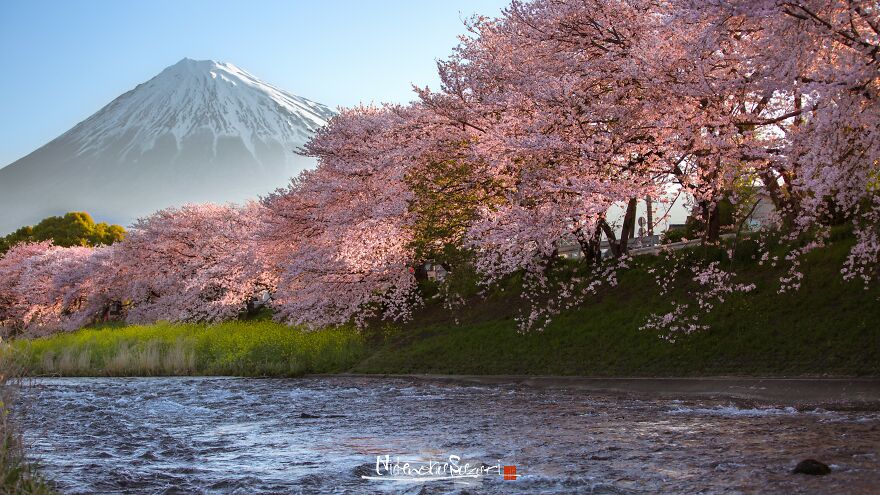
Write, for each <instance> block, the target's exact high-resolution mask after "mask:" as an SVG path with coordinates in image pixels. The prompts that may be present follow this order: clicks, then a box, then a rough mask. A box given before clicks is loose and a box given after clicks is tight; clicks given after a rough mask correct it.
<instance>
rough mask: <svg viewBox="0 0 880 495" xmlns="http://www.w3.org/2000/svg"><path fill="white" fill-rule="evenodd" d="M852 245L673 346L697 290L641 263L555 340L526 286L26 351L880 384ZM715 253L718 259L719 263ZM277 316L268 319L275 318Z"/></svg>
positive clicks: (240, 371) (44, 370)
mask: <svg viewBox="0 0 880 495" xmlns="http://www.w3.org/2000/svg"><path fill="white" fill-rule="evenodd" d="M850 243H851V239H847V238H843V239H838V240H837V241H836V242H834V243H832V244H831V245H830V246H828V247H825V248H822V249H818V250H815V251H813V252H811V253H810V254H809V255H808V256H807V257H806V259H805V260H804V262H803V265H802V271H803V272H804V280H803V283H802V286H801V288H800V290H798V291H797V292H794V293H782V294H780V293H779V291H778V287H779V277H780V275H781V273H782V272H781V268H778V267H772V266H768V265H766V264H765V265H758V264H757V263H755V262H750V261H745V262H742V263H740V264H741V266H739V267H738V271H739V272H740V273H741V278H740V281H741V282H746V283H754V284H755V286H756V288H755V290H753V291H751V292H749V293H746V294H735V295H732V296H730V297H729V298H728V299H727V300H725V302H724V303H723V304H718V305H717V306H716V308H715V309H714V310H713V311H711V312H709V313H708V314H706V315H702V316H701V317H700V318H701V320H700V322H701V323H702V324H705V325H707V326H708V327H709V328H708V329H707V330H703V331H699V332H696V333H694V334H691V335H686V336H680V337H679V338H677V340H676V341H675V342H674V343H670V342H668V341H666V340H663V339H661V338H660V337H658V335H657V334H656V333H654V332H651V331H647V330H642V329H641V327H642V325H643V324H644V322H645V321H646V319H647V318H648V316H649V315H650V314H652V313H660V314H662V313H664V312H667V311H669V309H670V307H671V306H670V302H671V301H673V300H679V301H687V300H688V298H691V297H692V296H691V294H690V293H689V292H688V291H689V290H690V289H691V288H690V287H689V286H688V285H687V284H679V285H678V286H677V288H676V289H674V290H672V291H671V292H670V293H668V294H665V295H661V294H660V293H659V291H658V290H657V286H656V283H655V282H654V276H655V275H654V274H652V273H651V270H653V271H654V272H655V273H656V270H663V269H666V268H668V267H665V266H664V261H663V260H662V259H660V258H655V257H640V258H638V259H637V260H636V261H635V262H633V265H634V267H633V268H630V269H629V270H626V271H624V272H622V273H621V274H620V276H619V284H618V286H617V287H614V288H606V289H603V290H602V291H600V293H599V294H598V295H596V296H594V297H591V298H590V299H588V300H587V301H586V302H584V303H583V304H581V305H580V306H578V307H576V308H573V309H570V310H567V311H564V312H562V313H561V314H559V315H558V316H556V317H555V318H554V320H553V321H552V323H551V324H550V325H549V326H548V327H547V328H546V329H545V330H543V331H533V332H530V333H526V334H522V333H520V332H519V329H518V326H517V321H516V318H517V316H519V315H520V312H521V311H522V306H523V304H522V300H521V299H520V297H519V295H518V293H517V291H516V288H515V286H514V284H511V285H510V286H508V287H507V288H506V289H507V290H505V291H501V290H496V291H493V292H490V293H489V294H488V295H486V296H477V295H475V294H474V295H471V296H470V297H469V298H468V299H467V301H466V303H465V304H464V305H463V306H461V307H460V308H458V309H456V310H454V311H449V310H448V309H446V308H444V307H443V305H442V304H440V303H436V302H432V303H428V304H427V305H426V306H425V307H423V308H421V309H420V310H419V311H418V312H417V313H416V315H415V318H414V319H413V320H412V321H411V322H408V323H406V324H403V325H392V324H376V325H373V326H371V327H369V328H367V329H366V330H365V331H362V332H358V331H355V330H354V329H352V328H348V327H343V328H332V329H323V330H318V331H316V332H305V331H303V330H301V329H298V328H292V327H287V326H284V325H280V324H277V323H274V322H272V321H269V320H257V321H234V322H229V323H224V324H220V325H211V326H206V325H172V324H167V323H159V324H155V325H148V326H130V327H106V328H93V329H85V330H81V331H79V332H74V333H69V334H59V335H54V336H51V337H48V338H44V339H34V340H18V341H14V342H13V346H14V348H15V349H16V351H17V352H18V354H19V356H20V357H21V359H22V360H23V361H24V363H25V365H26V366H27V368H28V370H29V371H30V372H31V373H32V374H35V375H63V376H140V375H143V376H157V375H238V376H300V375H303V374H314V373H368V374H424V373H429V374H439V375H553V376H591V377H688V376H777V377H784V376H799V377H801V376H812V377H823V376H838V377H848V376H880V325H878V323H877V322H880V303H878V299H880V289H878V288H877V287H871V288H870V289H868V290H865V289H864V288H863V286H862V285H861V284H859V283H856V282H845V281H843V280H842V278H841V276H840V266H841V265H842V263H843V260H844V258H845V256H846V253H847V252H848V249H849V246H850ZM710 255H711V254H710ZM267 317H268V315H267Z"/></svg>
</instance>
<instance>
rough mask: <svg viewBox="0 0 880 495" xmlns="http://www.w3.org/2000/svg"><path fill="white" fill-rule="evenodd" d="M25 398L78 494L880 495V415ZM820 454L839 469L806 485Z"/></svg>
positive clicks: (425, 395)
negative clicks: (806, 464)
mask: <svg viewBox="0 0 880 495" xmlns="http://www.w3.org/2000/svg"><path fill="white" fill-rule="evenodd" d="M23 398H24V401H25V402H24V403H25V404H27V407H26V410H25V412H24V413H22V416H23V417H22V418H21V421H22V424H23V425H24V429H25V432H26V440H27V443H28V445H29V452H30V454H32V455H33V456H34V458H35V459H37V460H38V461H39V462H40V463H41V464H42V465H43V473H44V474H45V476H46V477H47V478H49V479H50V480H51V481H52V482H53V483H54V484H55V486H56V487H57V488H58V490H59V491H60V492H61V493H64V494H93V493H126V494H148V493H149V494H154V493H167V494H170V493H224V494H225V493H240V494H252V493H307V494H311V493H316V494H321V493H353V494H356V493H413V494H434V493H460V494H465V493H489V494H492V493H560V494H568V493H593V494H630V493H633V494H635V493H652V494H653V493H706V494H709V493H779V494H783V493H785V494H793V493H817V494H818V493H853V494H855V493H880V412H878V411H876V410H871V409H870V408H854V407H846V406H845V405H843V406H842V407H838V408H836V409H825V408H821V407H812V406H809V407H803V406H801V407H793V406H791V405H786V404H769V403H755V402H746V401H734V400H731V399H725V398H700V399H694V398H691V399H686V398H679V399H675V398H668V397H664V398H659V397H646V396H645V395H644V394H642V395H628V394H623V393H616V394H610V393H609V394H596V393H588V392H585V391H583V390H577V389H573V388H565V387H561V388H536V387H528V386H522V385H497V384H493V385H473V384H459V383H450V382H439V381H437V382H432V381H429V380H415V379H413V380H410V379H400V378H379V377H377V378H359V377H327V378H303V379H233V378H65V379H39V380H36V381H35V382H34V383H32V384H31V385H30V386H28V387H27V388H26V389H25V391H24V396H23ZM384 456H388V457H387V460H388V461H390V462H389V463H385V464H383V462H381V461H382V460H383V459H386V458H385V457H384ZM450 456H454V457H453V458H452V461H450ZM377 457H378V458H379V460H380V462H379V463H378V465H377ZM805 458H815V459H818V460H821V461H822V462H825V463H826V464H829V465H830V466H831V470H832V472H831V474H830V475H827V476H806V475H801V474H792V473H791V470H792V469H793V468H794V466H795V464H796V463H797V462H798V461H799V460H802V459H805ZM395 460H399V461H401V462H399V463H398V464H397V466H398V469H397V471H394V472H392V468H393V466H394V461H395ZM405 461H415V462H420V463H423V464H419V465H420V466H428V465H430V466H432V468H431V471H430V472H431V473H433V472H434V471H433V469H435V468H436V469H437V472H438V473H440V472H441V471H440V468H441V467H443V466H444V463H446V464H445V467H446V468H448V470H446V471H443V472H442V473H441V475H440V476H436V477H440V478H446V479H439V480H434V481H426V480H424V479H414V478H419V476H423V474H424V473H422V474H420V475H416V474H413V471H405V470H402V465H403V462H405ZM464 464H468V465H469V468H470V469H471V470H470V471H467V470H465V469H463V468H462V467H463V465H464ZM414 466H416V464H411V467H414ZM505 466H509V467H508V468H507V473H508V475H509V476H508V477H509V478H515V479H508V480H505V479H504V476H503V473H504V472H505ZM511 467H515V475H514V471H513V469H511ZM386 468H387V469H386ZM456 470H457V471H456ZM454 472H457V475H455V476H453V475H452V474H451V473H454ZM467 473H470V474H471V475H475V476H474V477H465V476H463V475H464V474H467ZM389 478H396V479H395V480H391V479H389ZM449 478H451V479H449Z"/></svg>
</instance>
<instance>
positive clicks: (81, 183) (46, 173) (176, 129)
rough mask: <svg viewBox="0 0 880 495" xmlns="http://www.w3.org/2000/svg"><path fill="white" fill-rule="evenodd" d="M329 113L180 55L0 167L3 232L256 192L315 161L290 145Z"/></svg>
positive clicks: (229, 69) (124, 218) (117, 218)
mask: <svg viewBox="0 0 880 495" xmlns="http://www.w3.org/2000/svg"><path fill="white" fill-rule="evenodd" d="M333 114H334V112H333V111H332V110H330V109H329V108H328V107H326V106H325V105H322V104H320V103H316V102H314V101H312V100H308V99H306V98H303V97H301V96H297V95H294V94H292V93H289V92H287V91H284V90H282V89H280V88H278V87H276V86H273V85H271V84H269V83H266V82H264V81H261V80H260V79H258V78H257V77H256V76H254V75H252V74H250V73H248V72H247V71H245V70H244V69H241V68H239V67H237V66H235V65H233V64H230V63H226V62H217V61H214V60H193V59H190V58H184V59H182V60H180V61H179V62H177V63H175V64H174V65H171V66H169V67H167V68H165V69H164V70H162V71H161V72H160V73H159V74H157V75H156V76H155V77H153V78H152V79H150V80H148V81H146V82H144V83H142V84H139V85H138V86H136V87H135V88H134V89H132V90H130V91H128V92H126V93H124V94H122V95H120V96H119V97H118V98H116V99H115V100H113V101H112V102H110V103H109V104H108V105H106V106H105V107H104V108H102V109H100V110H99V111H98V112H96V113H95V114H93V115H92V116H91V117H89V118H87V119H86V120H84V121H82V122H80V123H79V124H77V125H76V126H74V127H73V128H72V129H70V130H69V131H67V132H66V133H64V134H62V135H61V136H59V137H58V138H56V139H54V140H53V141H51V142H49V143H48V144H47V145H45V146H43V147H42V148H40V149H38V150H36V151H34V152H33V153H31V154H30V155H28V156H26V157H24V158H22V159H21V160H18V161H17V162H15V163H13V164H11V165H9V166H7V167H5V168H2V169H0V208H3V209H4V211H6V212H7V213H10V212H11V213H10V214H9V215H4V217H5V218H4V219H3V222H0V232H3V231H7V230H12V229H14V228H16V227H19V226H21V225H26V224H28V223H33V222H34V221H37V220H39V219H41V218H44V217H46V216H49V215H53V214H57V213H63V212H66V211H89V212H91V213H93V214H95V215H96V216H97V217H99V218H102V219H107V220H112V221H114V222H117V223H122V222H129V221H132V220H134V219H135V218H136V217H138V216H141V215H144V214H148V213H150V212H152V211H154V210H156V209H159V208H165V207H168V206H175V205H180V204H183V203H187V202H203V201H213V202H228V201H242V200H245V199H251V198H255V197H256V196H257V195H259V194H265V193H268V192H270V191H272V190H274V189H275V188H277V187H281V186H283V185H284V184H285V183H286V182H287V181H288V180H289V178H290V177H292V176H294V175H296V174H297V173H299V171H301V170H303V169H304V168H308V167H311V166H313V164H314V163H313V161H312V160H311V159H308V158H305V157H302V156H300V155H298V154H297V152H296V151H297V149H298V148H300V147H301V146H302V145H303V144H305V143H306V142H307V141H308V140H309V139H310V138H311V136H312V135H313V134H314V132H315V131H317V130H318V129H319V128H320V127H322V126H324V125H325V124H326V123H327V120H328V119H329V118H331V117H332V116H333ZM50 189H51V190H50ZM41 198H42V199H41ZM47 198H49V199H47Z"/></svg>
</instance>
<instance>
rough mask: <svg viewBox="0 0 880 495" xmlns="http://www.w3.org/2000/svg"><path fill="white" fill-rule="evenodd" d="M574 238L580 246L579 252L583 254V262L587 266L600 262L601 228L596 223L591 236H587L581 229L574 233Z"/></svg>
mask: <svg viewBox="0 0 880 495" xmlns="http://www.w3.org/2000/svg"><path fill="white" fill-rule="evenodd" d="M575 238H576V239H577V241H578V244H579V245H580V246H581V252H582V253H583V254H584V262H586V263H587V264H588V265H593V264H596V263H598V262H600V261H602V248H601V239H602V227H601V226H600V225H599V223H598V222H597V223H596V228H594V229H593V233H592V235H590V236H587V235H586V234H584V231H583V230H582V229H578V230H577V232H575Z"/></svg>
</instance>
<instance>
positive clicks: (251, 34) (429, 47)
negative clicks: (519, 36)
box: [0, 0, 508, 167]
mask: <svg viewBox="0 0 880 495" xmlns="http://www.w3.org/2000/svg"><path fill="white" fill-rule="evenodd" d="M507 3H508V1H507V0H443V1H440V0H438V1H425V0H421V1H420V0H412V1H404V0H364V1H356V0H323V1H321V0H288V1H282V0H257V1H254V0H252V1H245V0H239V1H235V2H233V1H223V0H186V1H181V0H177V1H172V0H153V1H149V2H148V1H133V0H125V1H110V0H90V1H69V0H56V1H40V0H3V1H2V2H0V47H2V50H0V67H2V77H0V108H2V112H0V167H2V166H5V165H8V164H9V163H11V162H13V161H15V160H17V159H18V158H21V157H22V156H24V155H26V154H27V153H30V152H31V151H33V150H34V149H36V148H38V147H39V146H42V145H43V144H45V143H46V142H48V141H49V140H51V139H53V138H55V137H56V136H58V135H59V134H61V133H63V132H64V131H66V130H67V129H69V128H70V127H72V126H74V125H75V124H76V123H77V122H79V121H81V120H83V119H85V118H86V117H88V116H89V115H91V114H92V113H94V112H95V111H97V110H98V109H99V108H100V107H102V106H103V105H105V104H107V103H109V102H110V101H111V100H112V99H113V98H115V97H116V96H118V95H120V94H121V93H123V92H125V91H128V90H129V89H131V88H133V87H134V86H136V85H137V84H139V83H141V82H143V81H146V80H147V79H149V78H151V77H152V76H154V75H156V74H157V73H159V71H161V70H162V69H163V68H165V67H166V66H168V65H171V64H173V63H175V62H177V61H178V60H180V59H181V58H183V57H189V58H194V59H214V60H220V61H224V62H231V63H233V64H235V65H238V66H239V67H242V68H244V69H246V70H248V71H249V72H250V73H252V74H254V75H255V76H257V77H259V78H261V79H263V80H264V81H266V82H269V83H272V84H275V85H276V86H279V87H281V88H284V89H286V90H289V91H291V92H293V93H295V94H298V95H301V96H304V97H306V98H310V99H312V100H316V101H319V102H321V103H325V104H327V105H330V106H334V107H335V106H338V105H343V106H349V105H354V104H357V103H359V102H371V101H372V102H382V101H391V102H407V101H409V100H410V99H412V92H411V89H410V88H411V84H417V85H421V86H424V85H431V86H436V85H437V83H438V81H437V76H436V70H435V60H436V59H438V58H444V57H446V56H447V55H449V53H450V52H451V49H452V47H453V46H454V45H455V44H456V43H457V38H456V37H457V36H458V35H460V34H463V33H464V31H465V28H464V26H463V25H462V19H465V18H468V17H470V16H471V15H473V14H476V13H479V14H484V15H490V16H496V15H497V14H499V13H500V11H501V9H502V8H503V7H504V6H505V5H507Z"/></svg>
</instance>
